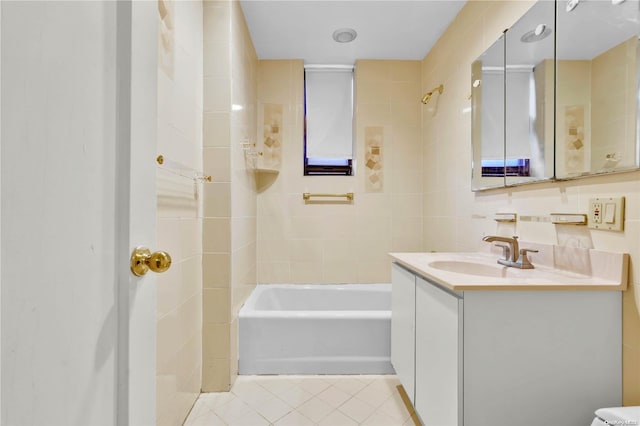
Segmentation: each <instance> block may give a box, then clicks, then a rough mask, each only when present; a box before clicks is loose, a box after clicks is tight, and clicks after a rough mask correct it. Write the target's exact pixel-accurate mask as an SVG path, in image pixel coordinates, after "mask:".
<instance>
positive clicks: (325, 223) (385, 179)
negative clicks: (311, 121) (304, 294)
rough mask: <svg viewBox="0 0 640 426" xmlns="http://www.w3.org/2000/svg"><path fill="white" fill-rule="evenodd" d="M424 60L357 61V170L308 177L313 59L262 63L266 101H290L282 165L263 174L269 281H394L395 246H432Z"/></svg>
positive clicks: (265, 278)
mask: <svg viewBox="0 0 640 426" xmlns="http://www.w3.org/2000/svg"><path fill="white" fill-rule="evenodd" d="M420 65H421V64H420V62H419V61H382V60H359V61H357V62H356V71H355V85H356V117H355V123H356V124H355V125H356V135H357V143H356V160H357V161H356V172H355V176H303V137H304V135H303V120H304V116H303V115H304V106H303V96H304V84H303V77H304V74H303V62H302V61H301V60H279V61H275V60H261V61H260V62H259V72H258V108H261V107H262V106H263V105H265V104H269V105H282V128H283V129H282V142H281V143H282V166H281V168H280V172H279V174H263V175H262V176H261V177H260V180H259V182H258V183H259V186H258V229H257V232H258V280H257V281H258V282H259V283H366V282H389V281H390V268H389V259H388V257H387V253H388V252H391V251H419V250H421V249H422V226H423V222H422V205H423V203H422V147H421V144H420V127H421V123H420V103H419V99H420V97H421V92H420ZM262 130H263V129H260V131H261V135H260V136H262ZM303 192H312V193H313V192H319V193H346V192H354V193H355V200H354V202H353V203H340V202H339V203H336V202H332V203H326V202H325V203H322V202H320V203H308V204H305V203H304V201H303V199H302V193H303Z"/></svg>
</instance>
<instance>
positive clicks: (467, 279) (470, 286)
mask: <svg viewBox="0 0 640 426" xmlns="http://www.w3.org/2000/svg"><path fill="white" fill-rule="evenodd" d="M560 253H561V255H562V257H564V259H561V261H559V262H558V263H563V264H564V267H565V269H562V268H557V267H554V266H555V265H554V261H553V254H554V252H553V251H551V252H550V255H548V256H546V258H545V261H546V263H550V264H542V257H540V260H541V264H538V265H536V264H535V262H534V265H535V268H534V269H518V268H513V267H506V266H503V265H500V264H498V263H497V262H496V261H497V259H498V257H499V256H498V255H496V254H494V253H480V252H478V253H390V254H389V255H390V256H391V258H392V259H393V262H396V263H399V264H400V265H402V266H404V267H406V268H407V269H409V270H411V271H413V272H415V273H416V274H418V275H422V276H423V277H425V278H427V279H429V280H431V281H433V282H435V283H437V284H440V285H441V286H443V287H445V288H449V289H450V290H454V291H467V290H493V291H495V290H528V291H531V290H538V291H540V290H609V291H624V290H626V288H627V278H628V269H629V255H628V254H625V253H609V252H602V251H597V250H589V249H579V250H578V251H575V252H573V253H567V249H566V248H562V250H561V252H560ZM556 257H561V256H560V255H556ZM566 258H568V259H573V260H569V261H568V262H567V260H566ZM571 262H574V263H575V268H571V269H569V268H567V267H566V265H567V263H571ZM574 270H575V271H578V272H573V271H574Z"/></svg>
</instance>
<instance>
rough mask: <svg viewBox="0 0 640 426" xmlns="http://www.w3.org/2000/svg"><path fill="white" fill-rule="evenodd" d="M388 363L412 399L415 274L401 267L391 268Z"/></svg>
mask: <svg viewBox="0 0 640 426" xmlns="http://www.w3.org/2000/svg"><path fill="white" fill-rule="evenodd" d="M391 280H392V282H393V291H392V293H391V313H392V314H391V363H392V364H393V367H394V369H395V370H396V375H397V376H398V378H399V379H400V381H401V382H402V384H403V386H404V390H405V391H406V392H407V395H408V396H409V398H410V399H411V403H412V404H414V405H415V401H414V389H413V385H414V376H415V370H414V366H415V342H416V339H415V323H416V318H415V294H416V277H415V275H414V274H413V273H411V272H409V271H407V270H406V269H404V268H400V267H394V268H393V270H392V271H391Z"/></svg>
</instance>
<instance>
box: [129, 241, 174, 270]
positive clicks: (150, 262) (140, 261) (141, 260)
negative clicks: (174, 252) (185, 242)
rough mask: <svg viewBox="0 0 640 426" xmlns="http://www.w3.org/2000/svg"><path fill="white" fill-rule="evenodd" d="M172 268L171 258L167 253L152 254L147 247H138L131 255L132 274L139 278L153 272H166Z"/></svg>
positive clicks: (157, 252)
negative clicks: (150, 271)
mask: <svg viewBox="0 0 640 426" xmlns="http://www.w3.org/2000/svg"><path fill="white" fill-rule="evenodd" d="M170 266H171V256H169V253H167V252H165V251H156V252H154V253H151V250H149V249H148V248H146V247H136V248H135V249H134V250H133V253H131V272H133V275H135V276H137V277H141V276H143V275H144V274H146V273H147V272H148V271H149V269H151V270H152V271H153V272H157V273H160V272H164V271H166V270H167V269H169V267H170Z"/></svg>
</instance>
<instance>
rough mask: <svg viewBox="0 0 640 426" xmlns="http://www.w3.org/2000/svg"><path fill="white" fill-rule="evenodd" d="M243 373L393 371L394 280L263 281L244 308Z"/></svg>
mask: <svg viewBox="0 0 640 426" xmlns="http://www.w3.org/2000/svg"><path fill="white" fill-rule="evenodd" d="M238 321H239V325H238V327H239V330H238V332H239V352H238V354H239V365H238V371H239V373H240V374H393V373H394V370H393V367H392V366H391V357H390V353H391V284H340V285H334V284H321V285H298V284H296V285H292V284H260V285H258V286H257V287H256V288H255V290H254V291H253V292H252V293H251V295H250V296H249V298H248V299H247V301H246V302H245V304H244V306H243V307H242V308H241V309H240V313H239V319H238Z"/></svg>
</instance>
